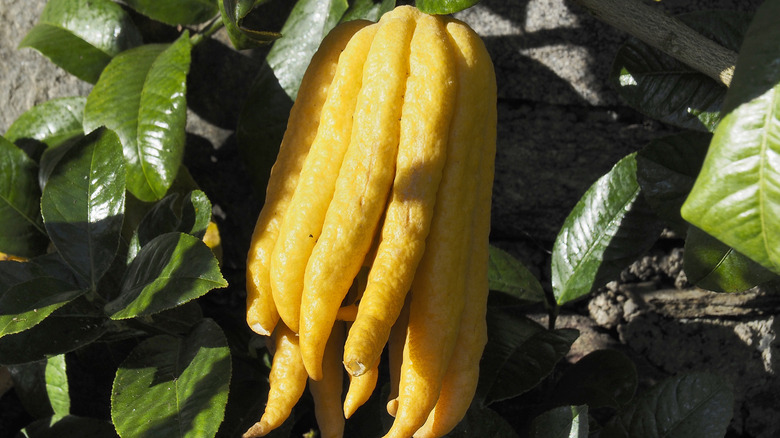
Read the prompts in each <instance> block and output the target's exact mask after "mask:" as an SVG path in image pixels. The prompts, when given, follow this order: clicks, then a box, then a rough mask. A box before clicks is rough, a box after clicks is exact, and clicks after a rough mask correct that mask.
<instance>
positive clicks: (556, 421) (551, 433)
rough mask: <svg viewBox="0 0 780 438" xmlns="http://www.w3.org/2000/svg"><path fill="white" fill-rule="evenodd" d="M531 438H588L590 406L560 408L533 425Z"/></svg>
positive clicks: (537, 419)
mask: <svg viewBox="0 0 780 438" xmlns="http://www.w3.org/2000/svg"><path fill="white" fill-rule="evenodd" d="M529 436H530V437H531V438H587V437H588V406H585V405H582V406H560V407H557V408H554V409H551V410H549V411H547V412H545V413H543V414H541V415H539V416H538V417H536V418H534V421H533V422H532V423H531V433H530V434H529Z"/></svg>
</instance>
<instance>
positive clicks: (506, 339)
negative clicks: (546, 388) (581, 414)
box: [476, 307, 579, 405]
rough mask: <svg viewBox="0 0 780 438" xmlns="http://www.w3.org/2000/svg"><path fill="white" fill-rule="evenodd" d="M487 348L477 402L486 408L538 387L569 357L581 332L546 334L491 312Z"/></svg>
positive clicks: (520, 318) (497, 311)
mask: <svg viewBox="0 0 780 438" xmlns="http://www.w3.org/2000/svg"><path fill="white" fill-rule="evenodd" d="M487 321H488V344H487V346H486V347H485V352H484V354H483V355H482V362H481V363H480V370H479V385H478V386H477V396H476V398H477V400H479V401H480V402H481V403H483V404H485V405H487V404H490V403H492V402H495V401H501V400H506V399H508V398H512V397H515V396H517V395H520V394H522V393H523V392H525V391H528V390H529V389H531V388H533V387H534V386H536V385H537V384H538V383H539V382H540V381H541V380H542V379H543V378H544V377H546V376H547V375H548V374H549V373H550V372H551V371H552V369H553V367H554V366H555V364H556V363H558V361H559V360H561V359H562V358H563V356H565V355H566V353H567V352H568V351H569V347H571V344H572V343H573V342H574V341H575V340H576V339H577V336H578V334H579V333H578V332H577V331H576V330H571V329H559V330H546V329H545V328H544V327H542V326H540V325H539V324H537V323H536V322H534V321H532V320H530V319H528V318H525V317H524V316H520V315H517V314H516V313H514V312H511V311H507V310H502V308H495V307H490V308H488V317H487Z"/></svg>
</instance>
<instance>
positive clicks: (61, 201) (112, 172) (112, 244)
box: [41, 128, 125, 286]
mask: <svg viewBox="0 0 780 438" xmlns="http://www.w3.org/2000/svg"><path fill="white" fill-rule="evenodd" d="M60 148H66V146H60ZM60 148H57V149H60ZM121 148H122V146H121V144H120V143H119V138H118V137H117V136H116V134H114V133H113V132H112V131H110V130H107V129H105V128H101V129H98V130H96V131H94V132H92V133H90V134H89V135H87V136H86V137H84V138H83V139H81V140H79V141H78V142H76V143H74V144H71V145H68V146H67V149H62V151H64V155H62V157H61V158H60V159H59V161H58V162H57V163H56V165H55V166H54V168H53V171H52V174H51V175H50V176H49V177H48V180H47V182H46V186H45V187H44V189H43V196H42V197H41V212H42V213H43V220H44V224H45V225H46V230H47V231H48V233H49V237H50V238H51V241H52V243H53V244H54V246H55V247H56V248H57V250H58V251H59V253H60V254H61V255H62V258H63V259H64V260H65V262H67V263H68V265H70V267H71V269H72V270H73V271H74V272H76V273H77V274H78V275H79V276H80V277H81V278H83V279H84V280H86V281H87V284H89V285H91V286H94V285H96V284H97V282H98V280H99V279H100V277H102V276H103V274H104V273H105V272H106V271H107V270H108V268H109V267H110V266H111V262H112V261H113V260H114V256H115V255H116V251H117V248H118V247H119V236H120V233H121V230H122V220H123V216H124V208H125V172H124V163H123V160H122V153H121V150H122V149H121ZM55 150H56V149H55Z"/></svg>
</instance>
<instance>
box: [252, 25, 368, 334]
mask: <svg viewBox="0 0 780 438" xmlns="http://www.w3.org/2000/svg"><path fill="white" fill-rule="evenodd" d="M368 24H369V23H368V22H366V21H354V22H348V23H345V24H344V25H343V26H338V27H336V28H335V29H334V30H333V31H332V32H330V33H329V34H328V36H327V37H325V39H324V40H323V41H322V44H321V45H320V48H319V50H318V51H317V52H316V53H315V54H314V56H313V57H312V60H311V63H310V64H309V68H308V69H307V71H306V73H305V74H304V76H303V80H302V81H301V86H300V88H299V91H298V98H297V99H296V101H295V103H294V104H293V107H292V109H291V110H290V117H289V119H288V122H287V126H288V128H289V129H287V131H286V132H285V133H284V137H283V139H282V144H281V145H280V147H279V154H278V156H277V158H276V162H275V163H274V166H273V168H272V169H271V175H270V178H269V181H268V188H267V190H266V197H265V204H264V205H263V208H262V210H261V211H260V215H259V216H258V218H257V222H256V223H255V229H254V232H253V233H252V239H251V243H250V247H249V254H248V256H247V270H246V290H247V297H246V304H247V313H246V322H247V324H248V325H249V327H250V328H251V329H252V330H254V331H255V332H256V333H258V334H261V335H264V336H268V335H270V334H271V332H272V331H273V329H274V327H275V326H276V323H277V321H278V320H279V313H278V311H277V309H276V305H275V303H274V301H273V293H272V291H271V282H270V272H269V270H270V266H271V254H272V252H273V249H274V246H275V245H276V239H277V237H278V234H279V227H280V226H281V221H282V219H283V216H284V214H285V212H286V211H287V207H288V205H289V202H290V199H291V198H292V195H293V193H294V191H295V186H296V185H297V184H298V174H299V173H300V171H301V168H302V167H303V162H304V160H305V158H306V155H307V154H308V152H309V147H310V146H311V144H312V141H313V140H314V137H315V135H316V134H317V127H318V125H319V120H320V112H321V110H322V106H323V104H324V103H325V99H326V97H327V93H328V87H329V86H330V83H331V81H332V80H333V76H334V75H335V73H336V66H337V63H338V58H339V55H340V54H341V51H342V50H343V49H344V47H345V46H346V45H347V43H348V42H349V40H350V39H351V38H352V36H353V35H354V34H355V32H357V31H358V30H360V29H362V28H363V27H365V26H366V25H368Z"/></svg>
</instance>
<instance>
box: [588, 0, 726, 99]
mask: <svg viewBox="0 0 780 438" xmlns="http://www.w3.org/2000/svg"><path fill="white" fill-rule="evenodd" d="M575 2H576V3H578V4H579V5H580V6H582V7H584V8H585V9H587V10H588V11H589V12H590V13H591V15H593V16H594V17H596V18H598V19H599V20H601V21H603V22H605V23H607V24H609V25H610V26H612V27H615V28H617V29H620V30H622V31H624V32H627V33H628V34H630V35H632V36H634V37H636V38H639V39H640V40H642V41H644V42H645V43H647V44H649V45H651V46H653V47H655V48H656V49H659V50H661V51H663V52H664V53H666V54H668V55H669V56H672V57H674V58H675V59H677V60H679V61H680V62H682V63H684V64H686V65H688V66H690V67H691V68H693V69H695V70H698V71H700V72H702V73H704V74H705V75H707V76H709V77H711V78H713V79H715V80H716V81H718V82H720V83H722V84H723V85H725V86H727V87H728V86H729V85H730V84H731V78H732V76H733V75H734V65H735V64H736V63H737V53H735V52H733V51H731V50H729V49H727V48H725V47H723V46H721V45H719V44H717V43H715V42H714V41H712V40H710V39H708V38H706V37H704V36H703V35H701V34H700V33H698V32H696V31H695V30H693V29H691V28H690V27H688V26H687V25H685V24H684V23H683V22H682V21H680V20H678V19H676V18H674V17H671V16H669V15H667V14H665V13H664V12H662V11H659V10H658V8H656V7H652V6H649V5H646V4H644V3H642V2H641V1H640V0H575Z"/></svg>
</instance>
